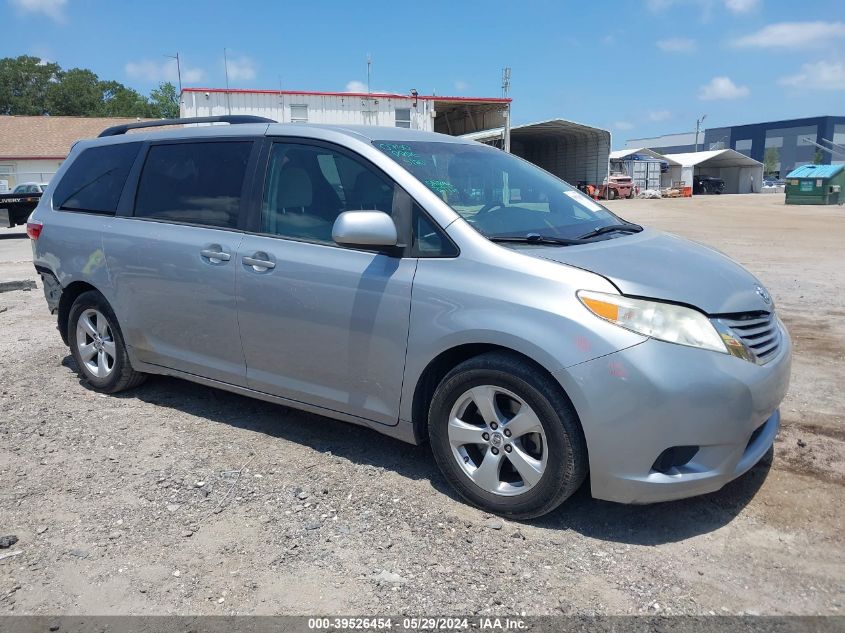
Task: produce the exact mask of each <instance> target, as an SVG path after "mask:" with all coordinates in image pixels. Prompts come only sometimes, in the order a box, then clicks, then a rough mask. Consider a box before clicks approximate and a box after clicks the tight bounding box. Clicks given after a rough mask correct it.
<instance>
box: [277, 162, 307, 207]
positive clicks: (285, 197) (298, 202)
mask: <svg viewBox="0 0 845 633" xmlns="http://www.w3.org/2000/svg"><path fill="white" fill-rule="evenodd" d="M313 199H314V186H313V184H312V183H311V177H310V176H309V175H308V172H307V171H305V170H304V169H302V168H301V167H286V168H285V169H283V170H282V173H280V174H279V195H278V197H277V198H276V206H277V207H278V208H280V209H295V208H300V207H310V206H311V202H312V201H313Z"/></svg>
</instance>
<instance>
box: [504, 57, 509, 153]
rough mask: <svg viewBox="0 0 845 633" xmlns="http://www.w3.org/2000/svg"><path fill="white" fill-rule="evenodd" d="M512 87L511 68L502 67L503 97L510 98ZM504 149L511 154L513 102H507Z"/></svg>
mask: <svg viewBox="0 0 845 633" xmlns="http://www.w3.org/2000/svg"><path fill="white" fill-rule="evenodd" d="M510 89H511V68H510V66H508V67H506V68H502V97H504V98H505V99H507V98H508V93H510ZM502 136H503V138H502V146H503V147H502V149H504V150H505V151H506V152H507V153H509V154H510V151H511V104H510V103H506V104H505V128H504V130H502Z"/></svg>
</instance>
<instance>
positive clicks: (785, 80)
mask: <svg viewBox="0 0 845 633" xmlns="http://www.w3.org/2000/svg"><path fill="white" fill-rule="evenodd" d="M778 83H779V84H780V85H782V86H789V87H791V88H808V89H814V90H845V64H843V63H842V62H826V61H820V62H815V63H809V64H804V65H803V66H801V71H800V72H798V73H796V74H794V75H788V76H786V77H781V78H780V79H778Z"/></svg>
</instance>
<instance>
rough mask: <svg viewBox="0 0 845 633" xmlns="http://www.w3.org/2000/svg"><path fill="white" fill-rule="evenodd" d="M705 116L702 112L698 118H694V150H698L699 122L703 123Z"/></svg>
mask: <svg viewBox="0 0 845 633" xmlns="http://www.w3.org/2000/svg"><path fill="white" fill-rule="evenodd" d="M706 118H707V115H706V114H702V115H701V118H700V119H696V120H695V151H696V153H697V152H698V132H699V130H700V129H701V124H702V123H704V119H706Z"/></svg>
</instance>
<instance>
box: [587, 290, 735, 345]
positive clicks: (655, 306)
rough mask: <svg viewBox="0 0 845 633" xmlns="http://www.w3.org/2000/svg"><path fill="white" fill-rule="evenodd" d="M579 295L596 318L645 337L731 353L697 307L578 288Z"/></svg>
mask: <svg viewBox="0 0 845 633" xmlns="http://www.w3.org/2000/svg"><path fill="white" fill-rule="evenodd" d="M578 298H579V299H580V300H581V303H583V304H584V307H586V308H587V309H588V310H589V311H590V312H592V313H593V314H595V315H596V316H597V317H600V318H602V319H605V320H606V321H610V322H611V323H614V324H615V325H618V326H619V327H624V328H625V329H628V330H632V331H634V332H637V333H638V334H642V335H643V336H649V337H651V338H656V339H659V340H661V341H666V342H667V343H677V344H678V345H688V346H689V347H699V348H701V349H709V350H712V351H714V352H722V353H724V354H727V353H728V350H727V348H726V347H725V343H724V341H723V340H722V337H721V336H719V333H718V332H717V331H716V328H715V327H714V326H713V323H712V322H711V321H710V319H709V318H707V316H706V315H704V314H702V313H701V312H699V311H698V310H693V309H692V308H687V307H684V306H679V305H675V304H673V303H664V302H662V301H652V300H647V299H632V298H631V297H625V296H623V295H612V294H608V293H604V292H592V291H589V290H579V291H578Z"/></svg>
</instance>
